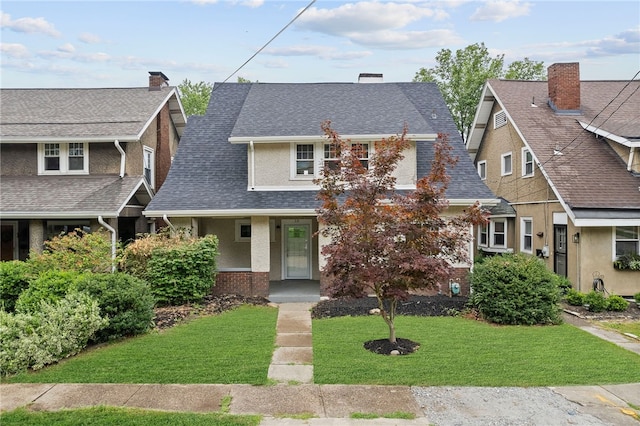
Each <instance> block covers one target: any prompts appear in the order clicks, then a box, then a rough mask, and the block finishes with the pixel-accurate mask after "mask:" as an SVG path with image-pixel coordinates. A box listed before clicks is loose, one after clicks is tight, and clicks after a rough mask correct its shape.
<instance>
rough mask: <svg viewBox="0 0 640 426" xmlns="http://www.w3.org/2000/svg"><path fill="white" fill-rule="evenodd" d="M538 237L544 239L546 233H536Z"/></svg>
mask: <svg viewBox="0 0 640 426" xmlns="http://www.w3.org/2000/svg"><path fill="white" fill-rule="evenodd" d="M536 235H537V236H538V237H540V238H542V237H543V236H544V232H542V231H540V232H538V233H536Z"/></svg>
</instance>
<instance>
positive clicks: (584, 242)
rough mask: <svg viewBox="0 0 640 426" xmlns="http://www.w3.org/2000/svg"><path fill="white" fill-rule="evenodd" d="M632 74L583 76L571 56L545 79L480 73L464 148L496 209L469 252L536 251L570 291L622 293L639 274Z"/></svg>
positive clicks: (637, 102) (636, 284)
mask: <svg viewBox="0 0 640 426" xmlns="http://www.w3.org/2000/svg"><path fill="white" fill-rule="evenodd" d="M639 89H640V81H638V80H631V81H583V80H580V69H579V64H578V63H558V64H553V65H551V66H550V67H549V68H548V81H509V80H490V81H488V82H487V83H486V85H485V87H484V91H483V94H482V98H481V99H480V103H479V106H478V109H477V112H476V116H475V121H474V124H473V127H472V131H471V133H470V136H469V138H468V141H467V149H468V151H469V153H470V154H471V157H472V158H473V161H474V164H475V165H476V169H477V172H478V174H479V176H480V177H481V179H483V181H484V182H485V183H486V184H487V186H489V188H491V189H492V191H493V192H494V193H495V194H496V195H497V196H499V197H501V198H502V199H503V200H504V206H505V210H503V211H501V212H500V213H501V214H495V215H494V216H492V217H491V222H490V224H489V225H487V226H486V227H481V228H480V229H479V230H478V237H477V249H478V250H480V251H482V252H485V253H487V254H492V253H500V252H505V251H511V252H523V253H528V254H532V255H538V256H539V257H540V258H541V259H543V260H544V262H545V263H546V264H547V266H548V268H549V269H551V270H553V271H555V272H556V273H558V274H560V275H564V276H566V277H568V278H569V280H570V281H571V282H572V284H573V286H574V288H576V289H577V290H579V291H582V292H588V291H591V290H592V289H593V287H594V283H595V284H596V285H597V287H598V289H599V290H602V284H604V290H606V291H607V292H609V293H611V294H618V295H622V296H631V295H633V294H635V293H637V292H640V271H634V270H629V269H619V268H616V267H614V262H615V261H616V260H617V259H619V258H620V256H622V255H625V254H630V253H632V254H634V255H638V254H640V243H639V239H640V190H639V188H640V155H639V152H638V148H639V147H640V120H639V119H638V111H640V90H639Z"/></svg>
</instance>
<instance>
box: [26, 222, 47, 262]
mask: <svg viewBox="0 0 640 426" xmlns="http://www.w3.org/2000/svg"><path fill="white" fill-rule="evenodd" d="M43 248H44V223H43V221H42V220H39V219H32V220H30V221H29V250H33V251H34V252H36V253H38V254H42V250H43Z"/></svg>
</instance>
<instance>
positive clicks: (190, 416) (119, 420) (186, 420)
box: [0, 407, 260, 426]
mask: <svg viewBox="0 0 640 426" xmlns="http://www.w3.org/2000/svg"><path fill="white" fill-rule="evenodd" d="M0 423H1V424H2V426H14V425H21V426H22V425H25V426H26V425H29V426H40V425H41V426H49V425H54V424H55V425H57V426H66V425H68V426H77V425H83V426H102V425H104V426H107V425H108V426H111V425H118V426H147V425H154V426H163V425H166V426H182V425H184V426H187V425H188V426H199V425H203V426H204V425H207V426H255V425H258V424H259V423H260V416H232V415H228V414H221V413H207V414H196V413H170V412H160V411H145V410H137V409H126V408H114V407H92V408H83V409H78V410H62V411H54V412H45V411H40V412H34V411H29V410H26V409H24V408H20V409H17V410H14V411H11V412H9V413H2V414H1V415H0Z"/></svg>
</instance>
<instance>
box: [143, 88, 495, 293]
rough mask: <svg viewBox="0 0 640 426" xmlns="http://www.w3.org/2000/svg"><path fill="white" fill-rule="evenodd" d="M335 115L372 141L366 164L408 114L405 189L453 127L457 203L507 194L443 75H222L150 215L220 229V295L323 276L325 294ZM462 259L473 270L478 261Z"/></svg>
mask: <svg viewBox="0 0 640 426" xmlns="http://www.w3.org/2000/svg"><path fill="white" fill-rule="evenodd" d="M361 77H362V76H361ZM369 77H370V78H369V80H371V79H372V80H374V81H379V80H381V75H374V76H369ZM366 80H367V79H365V81H366ZM325 120H331V123H332V124H331V125H332V127H333V128H334V129H335V130H336V131H337V132H338V133H339V134H340V135H341V137H343V138H345V139H346V138H349V139H351V141H352V143H357V144H363V147H364V150H363V158H362V160H363V161H365V162H366V161H367V158H368V155H371V154H372V153H373V152H374V150H375V148H374V144H373V142H374V141H376V140H380V139H381V138H383V137H388V136H392V135H398V134H399V133H401V132H402V130H403V126H404V125H405V123H406V124H407V126H408V139H410V141H411V148H410V149H408V150H407V151H406V152H405V159H404V160H403V161H402V162H401V164H400V165H399V167H398V170H397V174H396V175H397V179H398V180H397V188H398V189H412V188H415V182H416V179H417V178H418V177H419V176H423V175H425V174H427V172H428V169H429V167H430V163H431V157H432V154H433V142H434V140H435V139H436V137H437V134H438V132H443V133H448V134H449V138H450V141H451V144H452V145H453V154H454V155H457V156H459V157H460V162H459V163H458V165H457V166H456V167H455V168H454V169H452V170H450V171H449V172H450V173H451V183H450V185H449V190H448V192H447V197H448V200H449V201H450V210H451V211H453V212H455V211H460V210H461V209H463V208H465V207H468V206H469V205H470V204H472V203H474V202H475V201H476V200H479V201H481V202H483V203H495V202H496V200H495V196H494V195H493V194H492V193H491V191H489V189H488V188H487V187H486V185H485V184H484V183H483V182H481V180H480V179H479V178H478V175H477V173H476V172H475V168H474V167H473V164H472V163H471V161H470V160H469V158H468V155H467V153H466V151H465V150H464V145H463V143H462V141H461V138H460V136H459V133H458V131H457V130H456V127H455V125H454V123H453V121H452V119H451V116H450V114H449V111H448V109H447V107H446V105H445V103H444V101H443V99H442V96H441V94H440V92H439V90H438V88H437V86H436V85H435V84H433V83H383V82H376V83H365V82H360V83H318V84H313V83H311V84H265V83H243V84H237V83H227V84H215V85H214V87H213V91H212V95H211V100H210V102H209V107H208V110H207V113H206V115H204V116H202V117H191V118H190V120H189V125H188V126H187V128H186V130H185V133H184V137H183V139H182V142H181V144H180V147H179V149H178V153H177V155H176V158H175V161H174V163H173V165H172V167H171V170H170V172H169V175H168V177H167V181H166V182H165V185H164V186H163V187H162V189H161V190H160V191H159V192H158V194H157V196H156V197H155V198H154V199H153V200H152V201H151V203H150V204H149V206H148V207H147V208H146V209H145V211H144V214H145V216H147V217H150V218H164V220H165V221H166V222H167V223H169V224H171V226H172V227H174V228H182V227H185V228H189V229H191V231H192V233H193V234H194V235H207V234H215V235H217V236H218V238H219V241H220V247H219V249H220V255H219V257H218V267H219V273H218V276H217V284H216V288H215V289H214V291H216V292H218V293H239V294H248V295H263V296H265V295H268V294H269V282H270V281H286V282H285V285H286V284H287V283H290V284H291V285H295V283H296V282H299V280H314V281H320V282H321V292H322V293H323V294H326V284H327V283H326V281H325V277H324V276H323V274H322V273H321V271H322V267H323V264H324V260H323V257H322V256H321V255H320V251H321V247H322V246H323V244H326V241H323V237H319V236H318V234H317V231H318V221H317V218H316V208H317V207H318V206H319V203H318V201H317V200H316V195H317V191H318V186H316V185H314V183H313V179H314V178H316V177H319V176H320V170H321V169H322V167H323V166H324V165H325V164H330V163H331V161H332V160H335V157H334V156H333V154H332V152H331V150H329V149H328V148H329V144H328V143H327V142H328V140H327V138H326V137H325V136H324V135H323V133H322V130H321V125H322V123H323V122H324V121H325ZM471 249H472V248H471V247H470V251H471ZM461 266H463V268H461V273H460V276H461V277H462V276H466V272H467V271H468V270H469V266H470V265H461Z"/></svg>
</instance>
